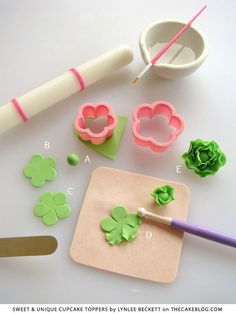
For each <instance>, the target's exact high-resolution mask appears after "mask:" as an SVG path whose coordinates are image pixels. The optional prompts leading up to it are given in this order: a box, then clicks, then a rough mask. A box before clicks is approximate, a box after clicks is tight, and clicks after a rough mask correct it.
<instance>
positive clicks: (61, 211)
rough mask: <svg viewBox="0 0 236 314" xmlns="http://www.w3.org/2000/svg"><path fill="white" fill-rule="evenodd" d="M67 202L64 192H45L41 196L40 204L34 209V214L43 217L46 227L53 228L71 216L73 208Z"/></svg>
mask: <svg viewBox="0 0 236 314" xmlns="http://www.w3.org/2000/svg"><path fill="white" fill-rule="evenodd" d="M66 201H67V195H66V194H65V193H63V192H57V193H53V192H44V193H43V194H42V195H41V196H40V202H39V203H38V204H36V205H35V207H34V209H33V211H34V214H35V215H36V216H37V217H42V220H43V222H44V223H45V225H48V226H52V225H54V224H55V223H57V221H58V219H62V218H67V217H69V216H70V214H71V208H70V206H69V205H68V204H66Z"/></svg>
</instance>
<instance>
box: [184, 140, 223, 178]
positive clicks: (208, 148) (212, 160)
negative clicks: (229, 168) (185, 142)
mask: <svg viewBox="0 0 236 314" xmlns="http://www.w3.org/2000/svg"><path fill="white" fill-rule="evenodd" d="M182 158H183V159H184V161H185V165H186V167H187V168H188V169H192V170H193V171H194V172H195V173H196V174H198V175H199V176H201V177H206V176H208V175H214V174H215V173H216V172H217V171H218V170H219V168H220V167H222V166H224V165H225V164H226V157H225V155H224V153H223V152H222V151H221V150H220V148H219V145H218V144H217V143H216V142H214V141H209V142H208V141H203V140H201V139H198V140H195V141H191V142H190V147H189V150H188V151H187V152H186V153H184V154H183V156H182Z"/></svg>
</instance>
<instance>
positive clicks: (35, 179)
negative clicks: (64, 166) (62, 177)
mask: <svg viewBox="0 0 236 314" xmlns="http://www.w3.org/2000/svg"><path fill="white" fill-rule="evenodd" d="M55 166H56V161H55V159H53V158H52V157H44V156H43V155H33V156H32V157H31V159H30V162H29V164H28V165H27V166H26V167H24V170H23V173H24V176H25V177H26V178H29V179H31V183H32V185H33V186H34V187H41V186H43V185H44V184H45V182H46V181H52V180H54V179H55V178H56V176H57V172H56V170H55Z"/></svg>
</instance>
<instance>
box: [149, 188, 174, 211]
mask: <svg viewBox="0 0 236 314" xmlns="http://www.w3.org/2000/svg"><path fill="white" fill-rule="evenodd" d="M151 195H152V196H153V197H154V199H155V201H156V202H157V204H159V205H160V206H163V205H166V204H168V203H170V202H171V201H173V200H174V199H175V197H174V188H173V187H172V186H171V185H163V186H160V187H158V188H156V189H155V190H154V191H152V193H151Z"/></svg>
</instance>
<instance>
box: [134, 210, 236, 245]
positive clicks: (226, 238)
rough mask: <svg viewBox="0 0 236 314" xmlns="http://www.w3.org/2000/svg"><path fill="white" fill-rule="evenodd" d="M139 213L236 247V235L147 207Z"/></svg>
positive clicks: (141, 215) (176, 227) (181, 229)
mask: <svg viewBox="0 0 236 314" xmlns="http://www.w3.org/2000/svg"><path fill="white" fill-rule="evenodd" d="M137 214H138V215H139V216H140V217H148V218H153V219H155V220H156V221H158V222H161V223H164V224H166V225H169V226H171V227H174V228H175V229H178V230H180V231H184V232H188V233H191V234H193V235H196V236H198V237H201V238H204V239H208V240H211V241H215V242H218V243H221V244H224V245H228V246H232V247H236V237H233V236H230V235H227V234H224V233H221V232H217V231H214V230H210V229H208V228H205V227H201V226H198V225H194V224H191V223H189V222H186V221H184V220H180V219H176V218H171V217H166V216H160V215H157V214H154V213H151V212H148V211H147V210H146V209H144V208H142V207H141V208H139V209H138V211H137Z"/></svg>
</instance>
